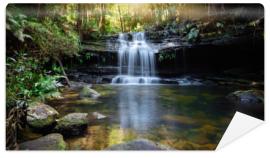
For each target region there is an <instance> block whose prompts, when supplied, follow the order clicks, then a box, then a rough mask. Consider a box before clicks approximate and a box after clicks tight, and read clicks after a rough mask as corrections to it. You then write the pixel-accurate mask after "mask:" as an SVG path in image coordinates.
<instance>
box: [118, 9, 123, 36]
mask: <svg viewBox="0 0 270 158" xmlns="http://www.w3.org/2000/svg"><path fill="white" fill-rule="evenodd" d="M118 12H119V17H120V24H121V31H122V32H124V27H123V20H122V15H121V10H120V6H119V5H118Z"/></svg>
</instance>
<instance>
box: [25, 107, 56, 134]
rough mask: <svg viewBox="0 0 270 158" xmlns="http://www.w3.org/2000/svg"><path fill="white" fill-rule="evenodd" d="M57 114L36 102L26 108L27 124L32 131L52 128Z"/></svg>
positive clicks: (50, 108)
mask: <svg viewBox="0 0 270 158" xmlns="http://www.w3.org/2000/svg"><path fill="white" fill-rule="evenodd" d="M58 115H59V113H58V112H57V111H56V110H55V109H54V108H52V107H51V106H49V105H46V104H43V103H40V102H37V103H34V104H32V105H31V106H29V107H28V108H27V118H26V120H27V123H28V125H29V126H30V127H31V128H34V129H45V128H49V127H50V126H53V125H54V124H55V122H56V119H57V117H58Z"/></svg>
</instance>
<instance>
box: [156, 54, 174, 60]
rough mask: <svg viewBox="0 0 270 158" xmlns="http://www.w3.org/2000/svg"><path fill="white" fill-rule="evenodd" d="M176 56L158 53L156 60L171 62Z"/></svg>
mask: <svg viewBox="0 0 270 158" xmlns="http://www.w3.org/2000/svg"><path fill="white" fill-rule="evenodd" d="M175 57H176V54H175V53H160V54H159V56H158V60H159V61H160V62H161V61H164V60H173V59H175Z"/></svg>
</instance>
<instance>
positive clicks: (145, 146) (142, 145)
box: [105, 139, 172, 150]
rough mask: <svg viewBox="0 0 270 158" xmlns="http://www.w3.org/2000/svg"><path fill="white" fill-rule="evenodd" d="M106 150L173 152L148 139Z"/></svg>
mask: <svg viewBox="0 0 270 158" xmlns="http://www.w3.org/2000/svg"><path fill="white" fill-rule="evenodd" d="M105 150H172V149H171V148H170V147H167V146H165V145H161V144H158V143H155V142H153V141H150V140H147V139H136V140H133V141H129V142H126V143H122V144H116V145H113V146H111V147H109V148H107V149H105Z"/></svg>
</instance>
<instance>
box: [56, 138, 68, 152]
mask: <svg viewBox="0 0 270 158" xmlns="http://www.w3.org/2000/svg"><path fill="white" fill-rule="evenodd" d="M66 148H67V144H66V142H65V141H64V140H60V141H59V142H58V144H57V149H58V150H66Z"/></svg>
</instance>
